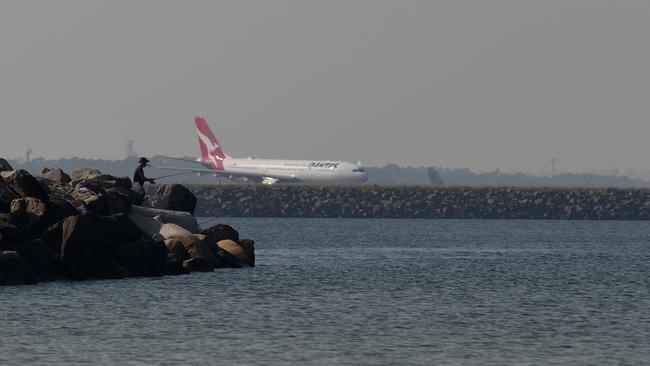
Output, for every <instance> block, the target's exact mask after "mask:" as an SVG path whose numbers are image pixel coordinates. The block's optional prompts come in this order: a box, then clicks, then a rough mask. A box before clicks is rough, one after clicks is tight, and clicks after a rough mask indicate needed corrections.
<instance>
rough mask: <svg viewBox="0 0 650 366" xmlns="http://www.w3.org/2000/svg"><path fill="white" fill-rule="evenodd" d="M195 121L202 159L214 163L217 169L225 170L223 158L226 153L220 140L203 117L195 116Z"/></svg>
mask: <svg viewBox="0 0 650 366" xmlns="http://www.w3.org/2000/svg"><path fill="white" fill-rule="evenodd" d="M194 123H195V124H196V133H197V134H198V136H199V147H200V148H201V160H202V161H203V162H206V163H212V164H213V165H214V167H215V169H218V170H223V159H225V158H226V154H224V153H223V150H221V146H220V145H219V141H217V139H216V137H214V134H212V131H211V130H210V127H209V126H208V124H207V123H206V122H205V119H204V118H203V117H194Z"/></svg>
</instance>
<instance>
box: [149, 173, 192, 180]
mask: <svg viewBox="0 0 650 366" xmlns="http://www.w3.org/2000/svg"><path fill="white" fill-rule="evenodd" d="M189 173H192V172H182V173H175V174H168V175H163V176H161V177H156V178H151V179H153V180H158V179H163V178H171V177H176V176H179V175H183V174H189Z"/></svg>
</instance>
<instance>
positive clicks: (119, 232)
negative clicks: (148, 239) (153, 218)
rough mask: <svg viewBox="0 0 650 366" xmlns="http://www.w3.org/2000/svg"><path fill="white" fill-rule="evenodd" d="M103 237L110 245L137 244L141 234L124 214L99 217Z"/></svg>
mask: <svg viewBox="0 0 650 366" xmlns="http://www.w3.org/2000/svg"><path fill="white" fill-rule="evenodd" d="M100 221H101V224H102V227H103V236H104V237H105V238H106V239H107V240H108V241H109V242H110V243H112V244H125V243H132V242H137V241H140V239H142V232H141V231H140V229H139V228H138V227H137V226H136V225H135V224H134V223H133V222H132V221H131V220H130V219H129V217H128V216H127V215H125V214H117V215H110V216H104V217H100Z"/></svg>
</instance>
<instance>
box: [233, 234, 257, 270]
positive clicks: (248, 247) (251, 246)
mask: <svg viewBox="0 0 650 366" xmlns="http://www.w3.org/2000/svg"><path fill="white" fill-rule="evenodd" d="M237 243H238V244H239V246H241V247H242V249H243V250H244V253H246V256H247V257H248V260H247V261H246V262H245V263H246V264H248V265H249V266H251V267H255V241H253V240H250V239H242V240H239V241H238V242H237Z"/></svg>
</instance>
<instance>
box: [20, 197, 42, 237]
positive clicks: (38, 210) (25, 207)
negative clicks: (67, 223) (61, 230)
mask: <svg viewBox="0 0 650 366" xmlns="http://www.w3.org/2000/svg"><path fill="white" fill-rule="evenodd" d="M46 213H47V206H46V205H45V203H43V202H41V200H39V199H38V198H32V197H27V198H19V199H15V200H13V202H11V220H12V222H14V223H15V224H16V226H18V227H20V228H21V229H23V230H26V231H30V230H33V231H34V232H36V233H37V234H39V233H40V232H41V231H43V230H45V229H47V227H48V226H49V224H50V223H48V222H47V217H46ZM39 230H40V231H39Z"/></svg>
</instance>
